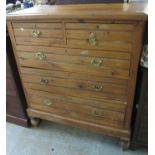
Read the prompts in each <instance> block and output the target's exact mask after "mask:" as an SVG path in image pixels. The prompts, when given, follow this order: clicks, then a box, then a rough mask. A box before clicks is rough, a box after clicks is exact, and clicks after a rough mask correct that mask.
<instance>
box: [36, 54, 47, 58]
mask: <svg viewBox="0 0 155 155" xmlns="http://www.w3.org/2000/svg"><path fill="white" fill-rule="evenodd" d="M36 58H37V59H39V60H43V59H45V58H46V55H45V54H44V53H36Z"/></svg>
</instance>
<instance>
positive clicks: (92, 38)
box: [89, 32, 97, 45]
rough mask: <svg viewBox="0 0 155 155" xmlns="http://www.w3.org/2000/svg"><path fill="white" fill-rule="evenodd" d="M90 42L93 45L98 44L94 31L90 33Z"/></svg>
mask: <svg viewBox="0 0 155 155" xmlns="http://www.w3.org/2000/svg"><path fill="white" fill-rule="evenodd" d="M89 44H91V45H96V44H97V40H96V34H95V33H94V32H91V33H90V35H89Z"/></svg>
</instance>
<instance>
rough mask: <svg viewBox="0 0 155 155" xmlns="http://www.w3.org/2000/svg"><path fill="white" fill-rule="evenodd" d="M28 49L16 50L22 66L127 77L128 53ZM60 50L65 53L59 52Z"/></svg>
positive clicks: (128, 67)
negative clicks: (82, 53) (81, 52)
mask: <svg viewBox="0 0 155 155" xmlns="http://www.w3.org/2000/svg"><path fill="white" fill-rule="evenodd" d="M17 48H18V47H17ZM19 49H21V47H20V48H19ZM30 50H31V49H28V51H27V52H24V51H20V50H17V55H18V57H19V63H20V65H21V66H23V67H31V68H38V69H39V68H40V69H48V70H56V71H66V72H75V73H81V74H84V75H87V74H93V75H96V76H105V77H112V78H120V79H128V78H129V69H130V54H126V55H124V54H123V55H122V54H121V52H104V51H103V53H96V51H94V53H93V51H90V55H91V56H89V54H88V53H89V51H88V52H85V53H87V54H86V55H77V54H79V53H80V50H75V55H74V50H73V51H72V50H71V49H61V48H60V49H56V51H58V52H56V51H55V50H54V49H53V50H48V51H45V52H42V51H41V50H42V49H40V51H37V52H36V51H35V49H33V51H30ZM36 50H37V49H36ZM45 50H46V49H45ZM64 50H65V51H64ZM61 52H62V53H63V52H65V53H64V54H60V53H61ZM100 52H101V51H100ZM68 53H70V54H68ZM71 53H72V54H73V55H72V54H71ZM91 53H92V54H91ZM98 54H99V56H98ZM93 55H94V56H93ZM95 55H96V56H95ZM115 56H116V58H115ZM123 56H125V58H123Z"/></svg>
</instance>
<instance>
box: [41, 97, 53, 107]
mask: <svg viewBox="0 0 155 155" xmlns="http://www.w3.org/2000/svg"><path fill="white" fill-rule="evenodd" d="M43 102H44V104H45V105H47V106H50V105H52V102H51V101H50V100H49V99H45V100H44V101H43Z"/></svg>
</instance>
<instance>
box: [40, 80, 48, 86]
mask: <svg viewBox="0 0 155 155" xmlns="http://www.w3.org/2000/svg"><path fill="white" fill-rule="evenodd" d="M48 83H49V80H46V79H41V80H40V84H45V85H47V84H48Z"/></svg>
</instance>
